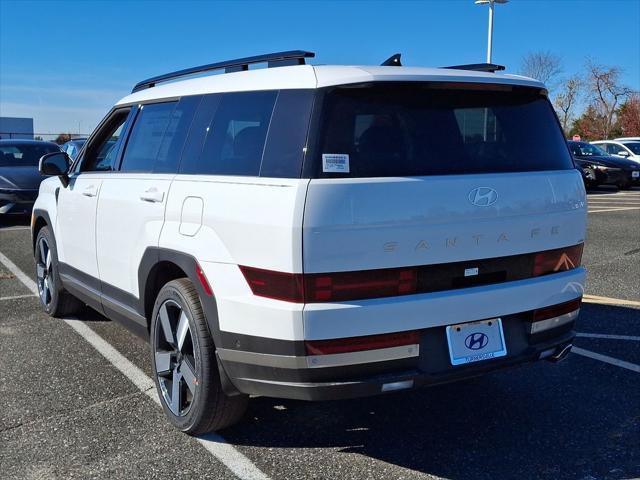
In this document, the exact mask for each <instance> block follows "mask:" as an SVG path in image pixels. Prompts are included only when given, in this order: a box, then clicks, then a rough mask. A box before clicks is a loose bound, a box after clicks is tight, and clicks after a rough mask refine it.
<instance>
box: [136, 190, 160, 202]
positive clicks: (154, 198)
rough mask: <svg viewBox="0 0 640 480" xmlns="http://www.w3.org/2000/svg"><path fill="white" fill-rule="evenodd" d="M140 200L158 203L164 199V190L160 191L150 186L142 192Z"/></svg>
mask: <svg viewBox="0 0 640 480" xmlns="http://www.w3.org/2000/svg"><path fill="white" fill-rule="evenodd" d="M140 200H142V201H144V202H151V203H160V202H162V200H164V192H160V191H159V190H158V189H157V188H156V187H151V188H149V189H147V190H145V191H144V192H142V194H141V195H140Z"/></svg>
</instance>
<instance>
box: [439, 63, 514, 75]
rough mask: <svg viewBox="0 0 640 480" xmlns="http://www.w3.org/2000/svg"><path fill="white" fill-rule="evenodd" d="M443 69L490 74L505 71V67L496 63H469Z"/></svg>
mask: <svg viewBox="0 0 640 480" xmlns="http://www.w3.org/2000/svg"><path fill="white" fill-rule="evenodd" d="M441 68H450V69H452V70H474V71H476V72H489V73H496V72H499V71H501V70H504V69H505V67H504V65H496V64H495V63H469V64H467V65H451V66H449V67H441Z"/></svg>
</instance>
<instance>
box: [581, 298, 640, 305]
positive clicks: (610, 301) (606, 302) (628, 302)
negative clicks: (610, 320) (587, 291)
mask: <svg viewBox="0 0 640 480" xmlns="http://www.w3.org/2000/svg"><path fill="white" fill-rule="evenodd" d="M582 302H583V303H600V304H602V305H624V306H627V307H640V302H638V301H636V300H625V299H623V298H611V297H600V296H598V295H583V296H582Z"/></svg>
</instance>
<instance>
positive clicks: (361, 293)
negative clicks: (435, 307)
mask: <svg viewBox="0 0 640 480" xmlns="http://www.w3.org/2000/svg"><path fill="white" fill-rule="evenodd" d="M417 286H418V272H417V270H416V269H415V268H394V269H382V270H370V271H361V272H338V273H327V274H322V273H320V274H318V273H316V274H310V275H305V277H304V293H305V300H306V301H307V302H340V301H345V300H352V299H355V298H357V299H367V298H377V297H392V296H397V295H410V294H412V293H416V291H417Z"/></svg>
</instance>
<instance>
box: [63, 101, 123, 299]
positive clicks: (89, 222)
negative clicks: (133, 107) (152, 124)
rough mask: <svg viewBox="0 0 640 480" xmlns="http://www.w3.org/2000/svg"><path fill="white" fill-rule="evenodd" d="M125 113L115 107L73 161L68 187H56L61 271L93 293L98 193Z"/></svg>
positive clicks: (96, 283) (112, 161)
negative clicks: (81, 153) (78, 156)
mask: <svg viewBox="0 0 640 480" xmlns="http://www.w3.org/2000/svg"><path fill="white" fill-rule="evenodd" d="M128 113H129V109H125V110H118V111H115V112H114V113H113V114H112V115H110V116H109V117H108V118H107V119H106V121H105V122H103V124H102V126H101V128H100V130H99V131H98V132H97V133H96V134H95V135H93V136H92V138H91V139H90V140H89V142H90V143H89V144H88V145H87V148H86V149H85V153H84V155H83V156H82V158H81V159H80V160H79V161H78V162H77V163H76V164H75V165H74V167H73V170H72V172H71V174H70V178H69V185H68V187H66V188H60V191H59V195H58V209H57V210H58V215H57V220H56V239H57V242H56V246H57V249H58V258H59V261H60V263H61V273H63V275H64V276H65V277H67V279H68V278H69V277H71V280H75V281H76V282H80V283H81V284H82V285H81V286H84V287H88V288H90V289H91V290H93V291H94V293H96V294H99V290H100V284H99V280H98V279H99V274H98V261H97V257H96V229H95V226H96V214H97V206H98V197H99V195H100V190H101V188H102V184H103V181H104V179H105V178H107V177H108V175H110V172H111V171H112V170H113V166H114V165H115V161H116V157H117V154H118V150H119V148H120V137H121V133H122V131H123V128H124V125H125V123H126V120H127V115H128Z"/></svg>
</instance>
